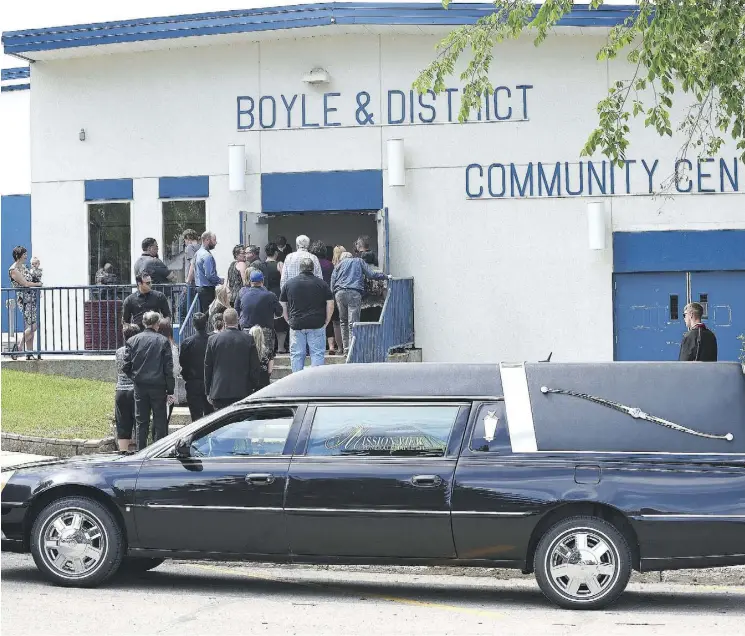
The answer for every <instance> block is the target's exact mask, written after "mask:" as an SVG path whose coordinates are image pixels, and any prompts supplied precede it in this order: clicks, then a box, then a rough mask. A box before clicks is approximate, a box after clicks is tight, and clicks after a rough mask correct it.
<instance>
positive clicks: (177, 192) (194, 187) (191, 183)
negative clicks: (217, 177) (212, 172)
mask: <svg viewBox="0 0 745 636" xmlns="http://www.w3.org/2000/svg"><path fill="white" fill-rule="evenodd" d="M209 195H210V178H209V177H208V176H200V177H161V178H160V179H159V180H158V196H159V197H160V198H161V199H201V198H206V197H208V196H209Z"/></svg>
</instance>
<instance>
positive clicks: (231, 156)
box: [228, 145, 246, 192]
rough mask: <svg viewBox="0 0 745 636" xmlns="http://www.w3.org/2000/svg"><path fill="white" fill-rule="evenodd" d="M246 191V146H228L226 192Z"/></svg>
mask: <svg viewBox="0 0 745 636" xmlns="http://www.w3.org/2000/svg"><path fill="white" fill-rule="evenodd" d="M245 189H246V146H239V145H234V146H228V190H230V191H231V192H240V191H242V190H245Z"/></svg>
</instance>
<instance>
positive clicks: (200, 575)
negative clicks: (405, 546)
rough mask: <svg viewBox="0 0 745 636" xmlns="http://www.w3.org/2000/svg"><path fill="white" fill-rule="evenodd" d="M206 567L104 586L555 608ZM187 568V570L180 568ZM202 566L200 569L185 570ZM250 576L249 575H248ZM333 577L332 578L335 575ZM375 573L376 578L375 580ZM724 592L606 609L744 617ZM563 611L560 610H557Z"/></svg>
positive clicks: (461, 589)
mask: <svg viewBox="0 0 745 636" xmlns="http://www.w3.org/2000/svg"><path fill="white" fill-rule="evenodd" d="M206 565H207V567H204V569H201V570H196V571H193V572H189V573H185V572H173V571H168V570H167V569H164V570H160V571H159V570H154V571H151V572H146V573H141V574H117V575H115V576H114V577H112V578H111V579H110V580H109V581H108V582H107V583H106V584H105V587H106V589H108V590H122V591H128V592H152V593H158V592H167V591H171V592H174V593H176V594H184V593H186V594H188V593H198V594H204V593H205V592H209V594H210V595H215V594H224V595H240V596H245V595H246V594H250V595H252V596H253V597H254V598H258V597H261V596H264V595H267V596H272V597H275V598H276V595H277V594H286V595H295V596H296V597H297V598H298V599H302V598H305V599H324V598H325V599H333V598H335V597H338V596H340V595H342V596H349V597H354V598H356V599H360V600H368V599H369V600H373V601H380V600H390V601H394V602H395V601H396V600H400V601H415V602H418V603H439V604H448V605H456V604H463V605H464V606H468V607H473V608H475V609H476V608H477V609H484V610H490V611H499V610H505V609H510V608H511V606H514V608H515V609H531V608H540V609H543V610H545V609H549V608H552V607H553V606H552V605H551V604H550V603H549V602H548V601H547V600H546V599H545V598H544V597H543V595H542V594H541V593H540V591H539V590H538V588H537V587H533V586H531V587H530V588H526V587H525V585H524V584H522V585H521V586H520V587H517V586H516V587H515V589H509V587H507V589H505V586H508V585H509V583H506V582H503V581H499V582H498V583H499V585H498V587H495V583H497V581H493V580H488V579H485V580H484V583H483V585H478V584H477V585H467V586H466V585H459V584H458V583H457V582H455V581H453V582H452V583H450V584H447V585H443V586H437V587H432V586H431V585H428V584H427V583H425V582H421V583H415V582H411V583H410V582H400V583H395V584H392V583H390V582H388V581H381V582H380V583H377V582H375V581H374V580H364V581H339V580H333V578H332V580H330V581H329V580H324V577H322V576H318V577H314V578H300V577H297V578H295V577H293V576H292V574H291V573H288V572H282V573H279V574H274V573H271V574H269V573H267V574H266V576H265V575H264V574H257V573H255V571H252V572H251V573H250V574H249V575H247V574H245V573H241V572H242V570H241V569H239V568H235V572H231V571H230V569H228V568H221V569H219V570H217V569H215V570H214V571H213V570H211V569H210V568H209V565H208V564H206ZM180 567H183V566H180ZM186 567H195V568H199V567H200V566H186ZM243 572H245V571H243ZM332 576H333V575H332ZM373 576H374V575H371V578H372V577H373ZM2 579H3V582H16V583H30V584H40V585H45V586H46V585H51V584H49V583H47V582H46V580H45V579H44V578H43V577H42V575H41V574H40V573H39V572H38V571H37V569H36V568H35V567H34V566H33V564H29V566H28V567H11V568H3V574H2ZM725 591H726V588H722V589H721V590H719V589H718V590H715V591H714V592H712V591H711V590H708V591H706V590H696V589H695V588H691V590H690V591H688V590H685V591H678V590H676V591H675V592H669V591H664V590H650V591H644V590H642V591H638V590H633V591H627V592H625V593H624V594H623V595H622V596H621V598H620V599H619V600H618V601H617V602H616V603H615V604H614V605H613V606H611V607H610V608H609V609H608V610H607V611H609V612H613V613H618V614H627V613H628V614H631V615H633V614H634V613H635V612H636V611H645V612H648V611H649V610H650V607H651V608H654V610H655V611H659V612H671V611H674V612H675V613H678V614H679V613H684V614H698V613H701V612H707V611H708V612H719V613H727V614H730V615H732V614H734V615H743V616H745V594H743V593H741V591H739V590H737V591H735V590H733V591H732V592H730V593H724V592H725ZM80 593H81V594H85V593H89V594H95V589H90V590H80ZM556 611H561V610H558V609H557V610H556Z"/></svg>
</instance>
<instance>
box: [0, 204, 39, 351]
mask: <svg viewBox="0 0 745 636" xmlns="http://www.w3.org/2000/svg"><path fill="white" fill-rule="evenodd" d="M1 203H2V205H1V206H0V208H1V209H0V215H1V220H0V224H1V228H0V234H2V250H0V251H2V261H3V271H2V276H3V284H2V287H4V288H10V286H11V283H10V279H9V278H8V273H7V272H8V268H9V267H10V266H11V265H12V264H13V248H14V247H16V245H23V246H24V247H25V248H26V249H27V250H28V260H27V261H26V264H28V263H29V261H31V257H32V256H33V252H32V251H31V196H30V195H28V194H13V195H8V196H3V197H2V202H1ZM8 301H11V304H12V305H13V306H15V302H16V294H15V292H3V295H2V332H3V333H8V327H9V324H8V318H9V317H10V310H9V308H8V307H7V306H6V303H7V302H8ZM15 330H16V332H19V331H23V314H22V313H21V310H20V309H16V314H15ZM9 342H12V339H9Z"/></svg>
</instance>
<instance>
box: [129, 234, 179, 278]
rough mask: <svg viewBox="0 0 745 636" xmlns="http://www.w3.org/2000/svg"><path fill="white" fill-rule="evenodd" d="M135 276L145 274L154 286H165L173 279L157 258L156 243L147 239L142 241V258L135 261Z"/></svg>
mask: <svg viewBox="0 0 745 636" xmlns="http://www.w3.org/2000/svg"><path fill="white" fill-rule="evenodd" d="M134 269H135V276H137V275H138V274H142V273H143V272H146V273H148V274H150V277H151V278H152V279H153V284H155V285H165V284H166V283H169V282H171V281H172V280H173V279H174V278H175V277H174V275H173V273H172V272H171V270H170V269H168V266H167V265H166V264H165V263H164V262H163V261H161V260H160V258H158V241H156V240H155V239H154V238H152V237H148V238H146V239H144V240H143V241H142V256H140V258H138V259H137V260H136V261H135V268H134Z"/></svg>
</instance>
